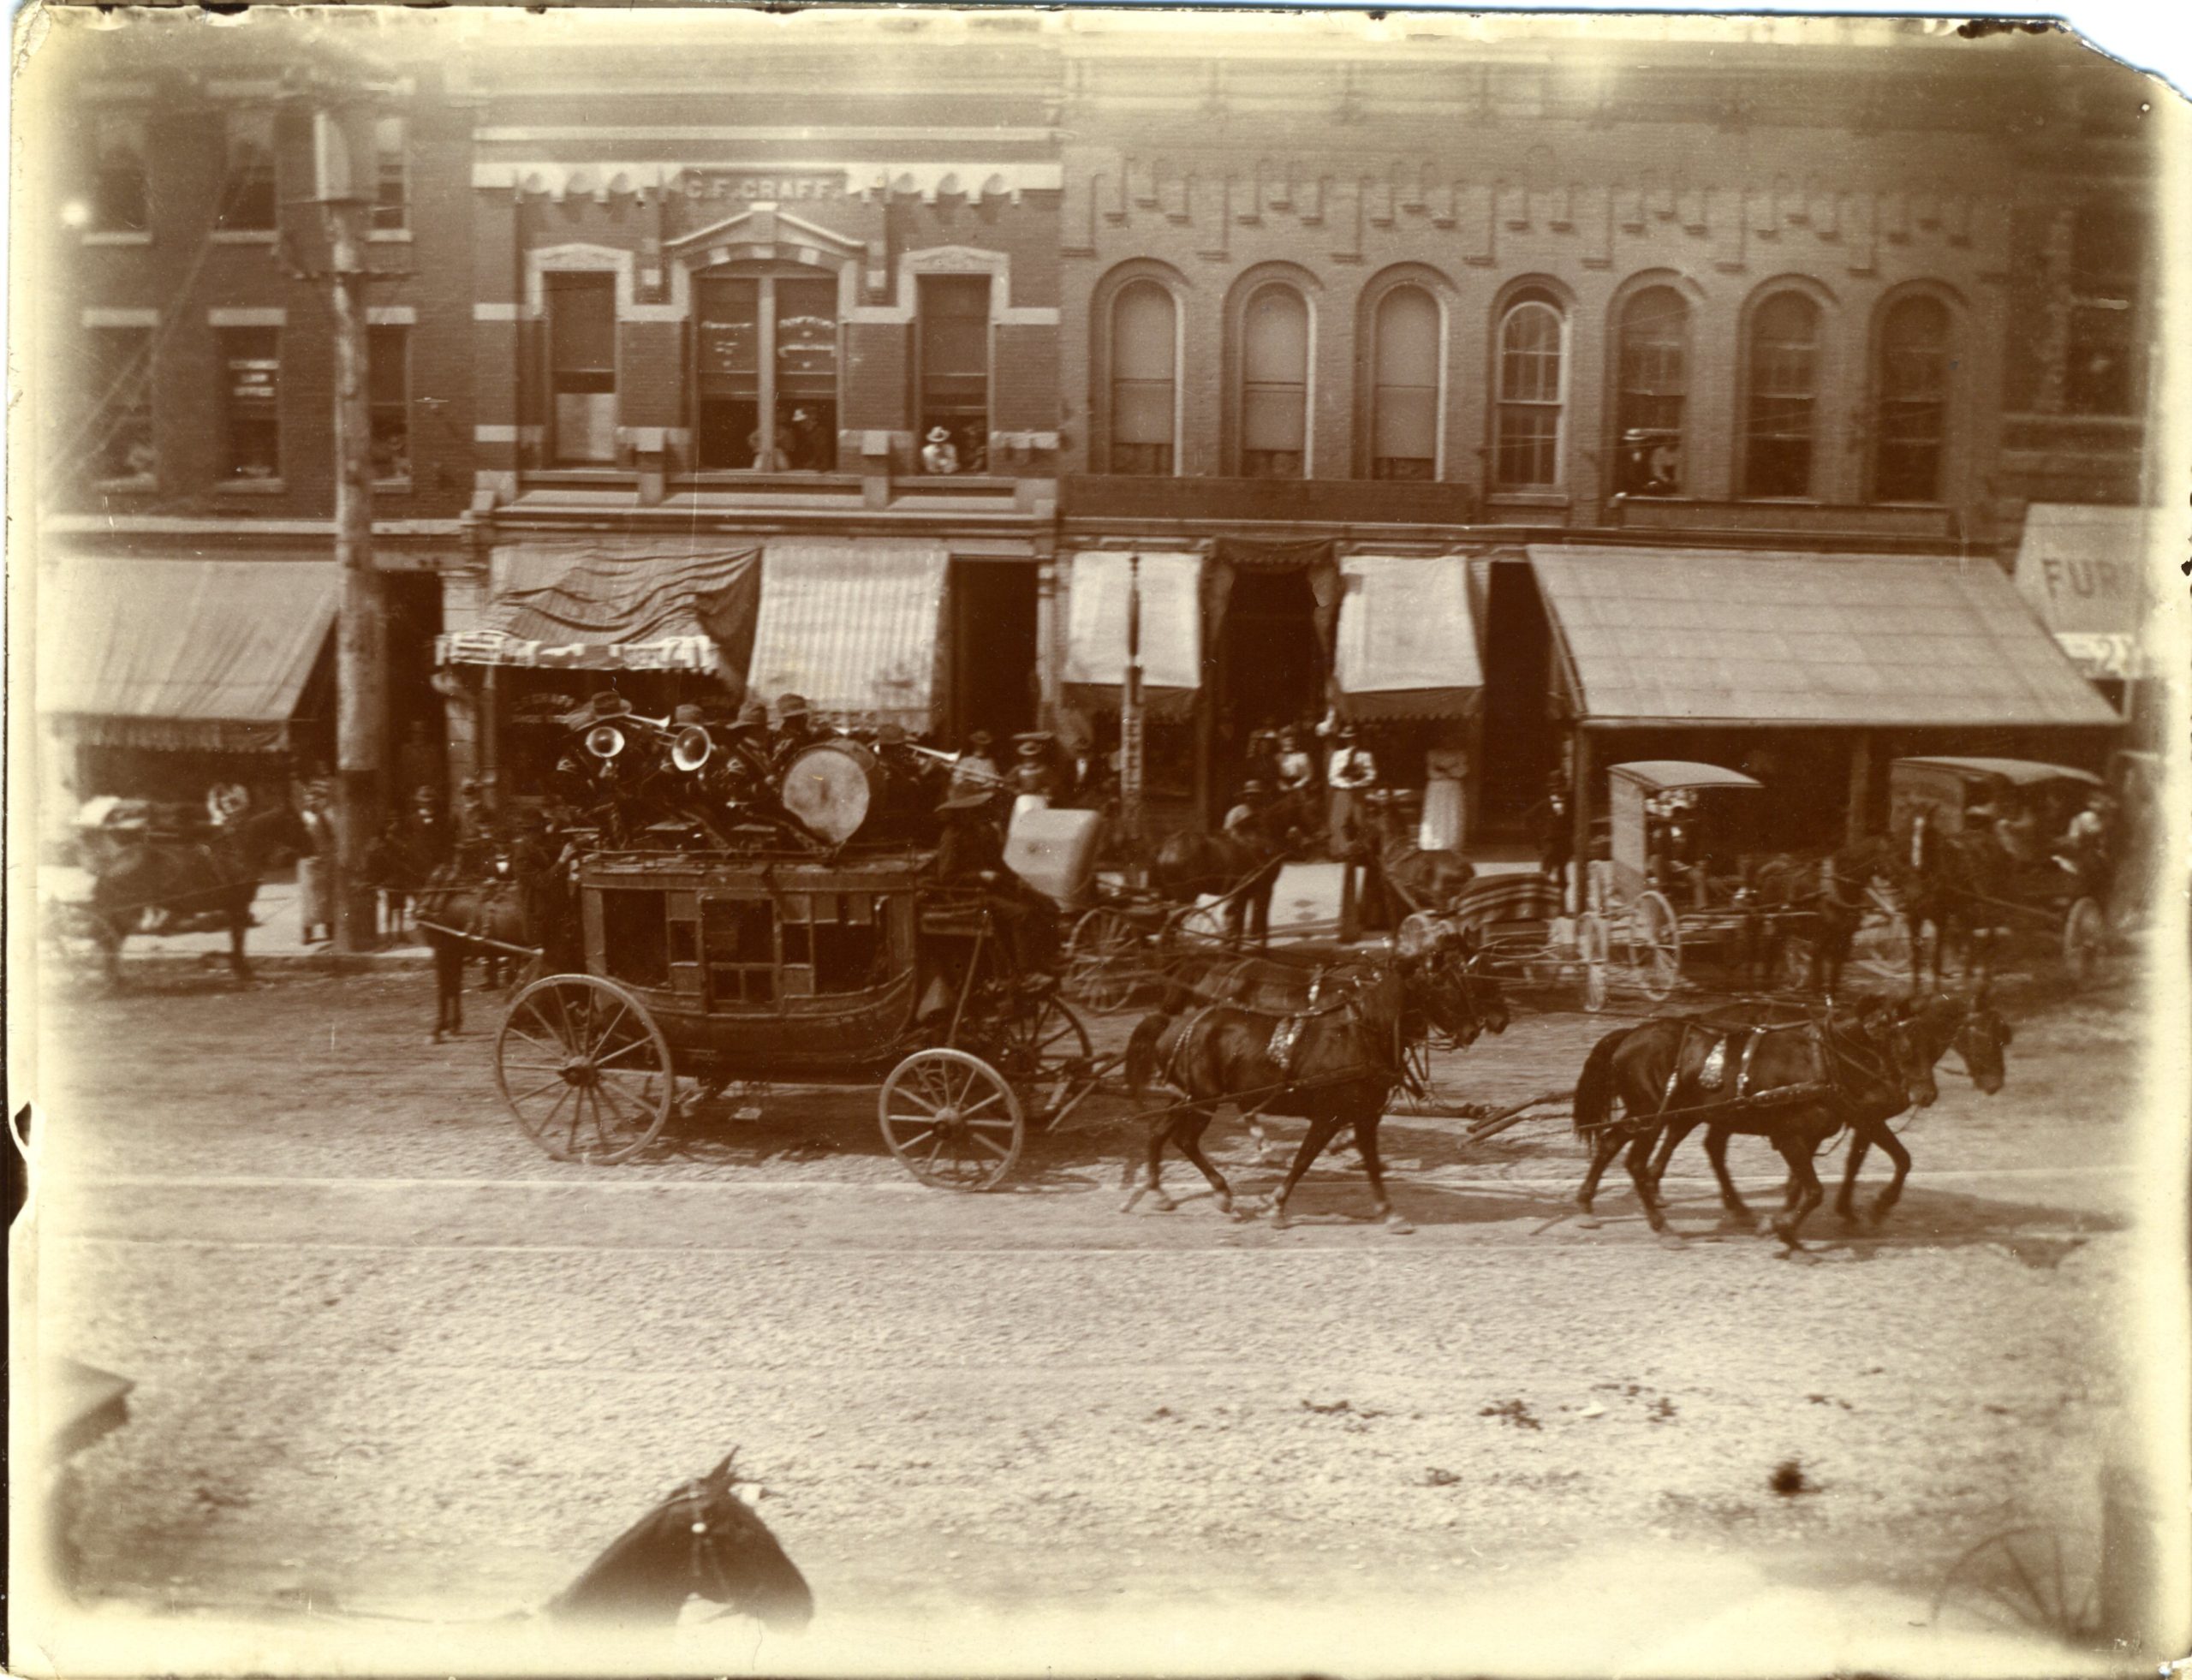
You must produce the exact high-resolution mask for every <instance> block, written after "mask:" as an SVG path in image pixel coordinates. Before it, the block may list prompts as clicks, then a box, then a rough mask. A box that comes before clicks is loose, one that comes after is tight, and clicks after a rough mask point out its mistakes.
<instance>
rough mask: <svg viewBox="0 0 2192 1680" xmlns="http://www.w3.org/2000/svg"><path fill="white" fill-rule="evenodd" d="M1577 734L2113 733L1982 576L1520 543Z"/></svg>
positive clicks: (2041, 636) (1899, 560)
mask: <svg viewBox="0 0 2192 1680" xmlns="http://www.w3.org/2000/svg"><path fill="white" fill-rule="evenodd" d="M1528 556H1529V560H1530V567H1531V570H1532V572H1533V573H1534V575H1535V576H1536V578H1537V581H1538V587H1539V589H1540V591H1541V592H1542V593H1543V594H1544V597H1545V601H1546V609H1547V611H1548V613H1549V615H1550V616H1551V617H1552V623H1553V626H1554V634H1555V638H1556V641H1557V644H1558V653H1559V656H1560V658H1561V659H1562V660H1563V662H1564V666H1565V669H1564V672H1563V680H1564V683H1565V685H1566V687H1567V689H1568V692H1569V697H1570V700H1571V702H1572V703H1573V705H1574V707H1575V710H1576V715H1577V716H1578V717H1579V718H1583V719H1585V720H1586V721H1588V722H1592V723H1600V724H1737V725H1750V726H1756V727H1772V726H1775V725H1783V724H1804V725H1845V726H1850V727H1858V728H1867V727H1876V726H1877V727H1898V726H1909V727H1922V726H1927V725H1944V726H1955V725H1963V724H1969V725H1974V726H1980V727H1985V726H2011V725H2050V724H2091V725H2100V724H2114V723H2116V722H2118V718H2117V716H2116V713H2115V712H2114V710H2113V709H2112V708H2111V707H2110V706H2108V705H2107V703H2106V701H2104V700H2102V699H2101V698H2100V695H2098V694H2095V693H2094V690H2093V688H2092V686H2091V685H2090V684H2089V683H2088V682H2086V680H2085V679H2084V678H2083V677H2082V676H2079V675H2078V673H2077V671H2076V669H2075V668H2074V667H2073V666H2072V665H2071V664H2070V661H2069V660H2068V659H2066V658H2064V656H2063V653H2062V652H2061V651H2060V650H2059V649H2058V647H2057V646H2055V642H2054V640H2053V638H2052V637H2051V636H2050V635H2048V634H2047V633H2046V631H2045V630H2044V629H2041V628H2040V625H2039V624H2038V623H2035V622H2034V618H2033V617H2032V614H2031V613H2030V611H2028V610H2027V608H2026V606H2025V605H2024V603H2023V602H2022V600H2020V599H2018V597H2017V593H2016V589H2015V588H2014V587H2012V586H2011V584H2010V580H2009V578H2008V577H2007V576H2006V575H2004V574H2003V572H2002V571H2001V569H1999V568H1998V567H1997V566H1995V565H1993V564H1992V563H1990V562H1986V561H1960V560H1952V559H1933V558H1926V557H1911V558H1906V557H1894V556H1882V555H1823V554H1781V553H1744V554H1731V553H1727V552H1724V551H1712V550H1669V549H1641V548H1583V547H1576V546H1565V545H1531V546H1530V548H1529V549H1528Z"/></svg>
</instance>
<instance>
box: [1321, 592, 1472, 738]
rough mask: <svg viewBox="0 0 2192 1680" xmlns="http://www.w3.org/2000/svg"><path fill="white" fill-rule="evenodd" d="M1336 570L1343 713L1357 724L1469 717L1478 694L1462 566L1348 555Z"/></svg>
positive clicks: (1336, 663) (1337, 662)
mask: <svg viewBox="0 0 2192 1680" xmlns="http://www.w3.org/2000/svg"><path fill="white" fill-rule="evenodd" d="M1339 567H1340V575H1341V576H1342V577H1343V579H1344V580H1345V589H1344V592H1343V593H1342V594H1341V596H1340V604H1339V637H1338V644H1337V647H1336V648H1335V650H1334V658H1333V670H1334V675H1335V676H1336V677H1337V681H1338V684H1339V692H1340V708H1341V710H1342V711H1343V712H1345V713H1346V714H1347V716H1349V717H1350V718H1356V719H1358V720H1361V719H1369V718H1464V717H1467V716H1468V713H1469V712H1470V711H1471V710H1472V709H1473V708H1474V706H1475V705H1476V703H1477V699H1478V696H1479V695H1480V694H1481V693H1482V691H1483V688H1484V671H1483V668H1482V667H1481V666H1480V664H1479V663H1478V660H1477V652H1476V629H1475V625H1474V618H1473V615H1472V614H1471V612H1470V611H1469V587H1468V562H1467V561H1466V560H1464V559H1462V557H1459V556H1456V555H1438V556H1431V557H1411V556H1402V555H1391V554H1354V555H1349V556H1348V557H1346V558H1344V559H1343V560H1342V561H1341V562H1340V563H1339Z"/></svg>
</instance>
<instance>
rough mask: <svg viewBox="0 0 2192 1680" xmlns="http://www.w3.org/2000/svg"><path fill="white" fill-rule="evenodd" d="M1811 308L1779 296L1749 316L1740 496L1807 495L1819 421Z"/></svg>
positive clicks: (1795, 297)
mask: <svg viewBox="0 0 2192 1680" xmlns="http://www.w3.org/2000/svg"><path fill="white" fill-rule="evenodd" d="M1819 339H1820V308H1819V305H1818V304H1816V303H1814V302H1813V301H1812V300H1811V299H1809V298H1808V297H1806V296H1805V295H1803V294H1802V292H1779V293H1777V294H1775V295H1773V296H1772V297H1770V298H1768V299H1766V301H1765V302H1763V303H1761V304H1760V305H1759V307H1758V309H1757V311H1756V313H1754V314H1753V315H1752V317H1751V323H1750V343H1749V344H1748V379H1749V396H1748V400H1747V402H1746V404H1745V408H1744V415H1743V434H1744V449H1743V480H1742V482H1743V494H1744V495H1746V496H1756V497H1772V496H1808V495H1810V494H1811V491H1812V456H1813V452H1814V443H1815V440H1816V432H1817V426H1818V421H1819Z"/></svg>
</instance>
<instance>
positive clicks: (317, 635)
mask: <svg viewBox="0 0 2192 1680" xmlns="http://www.w3.org/2000/svg"><path fill="white" fill-rule="evenodd" d="M340 583H341V580H340V577H339V575H338V574H337V569H336V567H335V565H334V563H333V562H331V561H327V560H290V559H265V560H196V559H182V558H177V559H119V558H111V557H105V556H89V555H76V554H66V555H63V556H61V557H58V558H57V560H56V561H55V562H54V563H52V564H51V565H50V566H48V567H46V568H45V569H41V571H40V573H39V598H38V638H39V640H38V709H39V712H41V713H42V714H44V715H45V717H46V718H48V719H49V720H50V721H51V723H52V724H53V725H54V727H55V728H56V729H57V730H59V731H60V732H61V733H63V734H64V735H66V736H69V737H70V738H72V739H74V740H76V741H79V742H84V743H86V744H87V745H92V746H108V747H152V748H170V749H178V750H189V751H206V752H220V753H274V752H281V751H283V750H285V749H286V748H288V747H289V724H290V720H291V719H292V718H293V717H294V716H295V712H296V710H297V706H298V704H299V702H300V700H301V698H302V697H303V694H304V691H305V685H306V683H307V682H308V681H309V680H310V679H311V676H312V673H313V666H314V665H315V664H317V663H318V661H319V658H320V656H321V652H322V650H323V649H325V646H326V645H327V635H328V630H329V628H330V627H331V625H332V624H333V623H334V622H335V609H336V602H337V594H338V592H339V588H340Z"/></svg>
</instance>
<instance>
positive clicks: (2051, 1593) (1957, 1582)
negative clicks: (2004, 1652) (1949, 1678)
mask: <svg viewBox="0 0 2192 1680" xmlns="http://www.w3.org/2000/svg"><path fill="white" fill-rule="evenodd" d="M1933 1622H1934V1624H1935V1625H1936V1626H1939V1627H1944V1628H1951V1629H1960V1630H1962V1631H1963V1632H1966V1633H1995V1634H2010V1635H2022V1636H2023V1637H2027V1638H2029V1637H2031V1636H2032V1635H2041V1636H2043V1637H2047V1638H2052V1639H2059V1640H2062V1641H2064V1642H2065V1643H2067V1644H2072V1645H2085V1644H2090V1643H2092V1642H2094V1640H2095V1638H2096V1635H2097V1634H2098V1632H2099V1627H2100V1541H2099V1540H2098V1539H2094V1538H2073V1537H2071V1536H2069V1535H2065V1534H2059V1533H2058V1532H2057V1531H2056V1530H2054V1529H2052V1528H2011V1529H2010V1530H2008V1531H2007V1532H2005V1533H2003V1534H1995V1535H1993V1536H1992V1537H1991V1538H1989V1539H1986V1540H1981V1541H1980V1543H1979V1544H1978V1545H1976V1546H1973V1547H1972V1548H1971V1550H1970V1551H1969V1552H1965V1553H1964V1554H1963V1557H1961V1558H1957V1561H1956V1563H1955V1564H1954V1566H1953V1567H1951V1569H1950V1570H1949V1572H1948V1575H1947V1576H1945V1578H1944V1579H1943V1581H1942V1582H1941V1589H1940V1591H1939V1593H1937V1594H1934V1597H1933Z"/></svg>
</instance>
